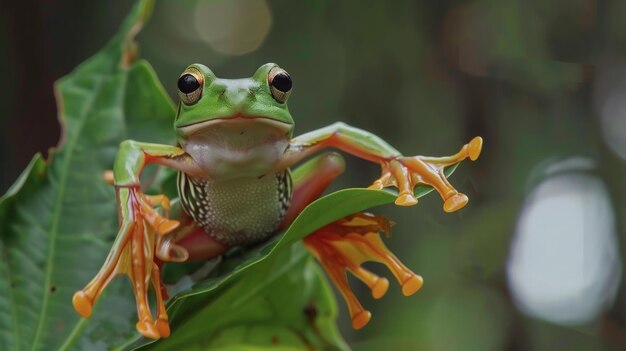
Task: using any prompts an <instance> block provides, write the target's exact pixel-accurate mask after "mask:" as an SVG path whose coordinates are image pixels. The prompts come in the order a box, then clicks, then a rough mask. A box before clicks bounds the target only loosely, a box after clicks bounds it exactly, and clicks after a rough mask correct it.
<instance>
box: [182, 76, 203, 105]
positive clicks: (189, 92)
mask: <svg viewBox="0 0 626 351" xmlns="http://www.w3.org/2000/svg"><path fill="white" fill-rule="evenodd" d="M203 86H204V76H203V75H202V74H201V73H200V72H197V71H196V70H192V69H190V70H187V71H185V72H184V73H183V74H182V75H181V76H180V78H178V96H179V97H180V99H181V100H182V101H183V102H184V103H185V105H193V104H195V103H196V102H198V100H200V97H201V96H202V87H203Z"/></svg>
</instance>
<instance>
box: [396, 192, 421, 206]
mask: <svg viewBox="0 0 626 351" xmlns="http://www.w3.org/2000/svg"><path fill="white" fill-rule="evenodd" d="M415 204H417V199H416V198H415V196H413V194H403V195H400V196H398V198H397V199H396V205H398V206H413V205H415Z"/></svg>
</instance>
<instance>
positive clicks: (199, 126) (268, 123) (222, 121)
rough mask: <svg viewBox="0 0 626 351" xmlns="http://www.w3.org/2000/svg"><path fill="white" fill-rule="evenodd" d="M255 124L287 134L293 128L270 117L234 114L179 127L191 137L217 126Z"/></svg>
mask: <svg viewBox="0 0 626 351" xmlns="http://www.w3.org/2000/svg"><path fill="white" fill-rule="evenodd" d="M254 126H263V127H269V128H270V129H275V130H276V131H277V132H279V133H282V134H287V133H288V132H289V131H290V130H291V128H292V125H291V124H289V123H285V122H281V121H277V120H275V119H271V118H268V117H242V116H234V117H224V118H213V119H209V120H206V121H202V122H197V123H192V124H187V125H184V126H180V127H177V129H178V131H179V132H180V133H181V134H182V135H185V136H187V137H189V136H192V135H194V134H198V133H202V132H204V131H207V130H210V129H213V128H215V127H235V128H243V129H245V128H248V127H254Z"/></svg>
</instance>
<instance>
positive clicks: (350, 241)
mask: <svg viewBox="0 0 626 351" xmlns="http://www.w3.org/2000/svg"><path fill="white" fill-rule="evenodd" d="M391 226H392V222H390V221H389V220H387V219H386V218H385V217H383V216H375V215H372V214H369V213H359V214H356V215H353V216H349V217H346V218H344V219H341V220H339V221H337V222H334V223H332V224H329V225H327V226H325V227H323V228H321V229H319V230H317V231H316V232H314V233H313V234H311V235H309V236H307V237H306V238H304V244H305V246H306V247H307V248H308V249H309V250H310V251H311V252H312V253H313V254H314V255H315V257H316V258H317V259H318V261H319V262H320V264H321V265H322V267H323V268H324V270H325V271H326V273H327V274H328V275H329V276H330V278H331V280H332V281H333V282H334V283H335V285H336V286H337V288H338V289H339V291H340V292H341V294H342V296H343V297H344V299H345V301H346V304H347V305H348V310H349V312H350V316H351V318H352V327H353V328H354V329H360V328H362V327H364V326H365V325H366V324H367V323H368V322H369V320H370V318H371V313H370V312H369V311H367V310H365V309H364V308H363V306H362V305H361V303H360V302H359V300H358V299H357V297H356V296H355V295H354V292H353V291H352V289H351V288H350V285H349V284H348V279H347V276H346V271H350V272H351V273H352V274H353V275H354V276H356V277H357V278H358V279H359V280H361V281H362V282H363V283H365V284H366V285H367V286H368V287H369V289H370V291H371V293H372V297H373V298H375V299H379V298H381V297H383V296H384V295H385V293H386V292H387V289H388V288H389V281H388V280H387V279H386V278H383V277H379V276H377V275H376V274H374V273H372V272H370V271H368V270H366V269H365V268H363V267H361V264H363V263H364V262H367V261H374V262H379V263H382V264H384V265H385V266H387V268H389V270H390V271H391V272H392V273H393V275H394V276H395V278H396V280H397V281H398V283H399V284H400V285H401V286H402V293H403V294H404V295H405V296H409V295H412V294H414V293H416V292H417V291H418V290H419V289H420V288H421V287H422V284H423V280H422V277H420V276H419V275H416V274H415V273H413V272H412V271H411V270H409V269H408V268H407V267H406V266H404V265H403V264H402V262H400V260H398V258H397V257H396V256H395V255H394V254H393V253H391V251H389V249H387V247H386V246H385V244H384V243H383V241H382V240H381V238H380V234H379V233H380V232H383V233H385V234H389V233H390V230H391Z"/></svg>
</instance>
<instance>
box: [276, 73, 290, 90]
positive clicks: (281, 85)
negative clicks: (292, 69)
mask: <svg viewBox="0 0 626 351" xmlns="http://www.w3.org/2000/svg"><path fill="white" fill-rule="evenodd" d="M272 86H273V87H274V88H276V89H278V90H280V91H282V92H283V93H286V92H288V91H289V90H291V77H289V75H288V74H287V73H286V72H280V73H278V74H277V75H275V76H274V79H272Z"/></svg>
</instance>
